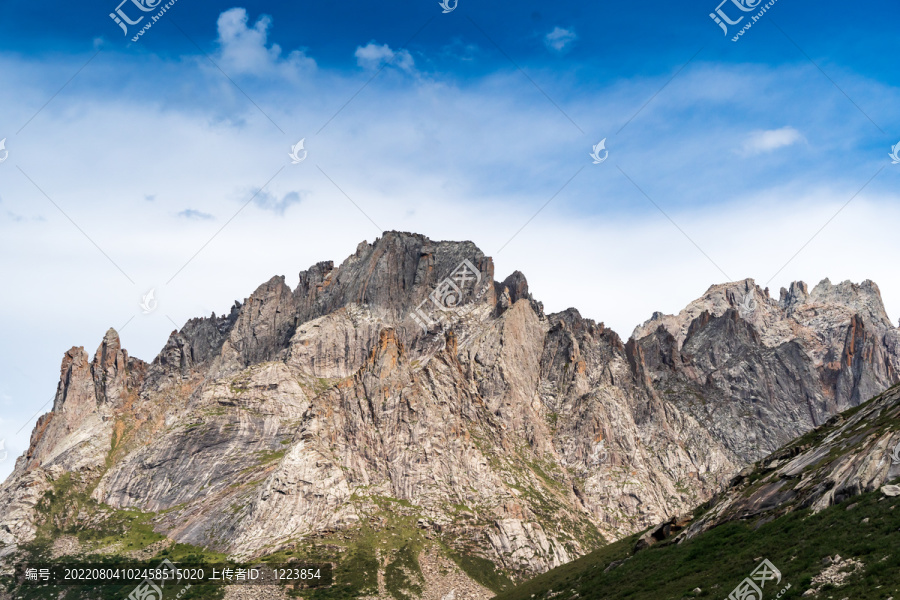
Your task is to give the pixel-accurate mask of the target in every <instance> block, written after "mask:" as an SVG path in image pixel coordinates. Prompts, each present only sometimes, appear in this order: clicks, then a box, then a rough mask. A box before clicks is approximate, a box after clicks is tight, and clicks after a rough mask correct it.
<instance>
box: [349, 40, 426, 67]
mask: <svg viewBox="0 0 900 600" xmlns="http://www.w3.org/2000/svg"><path fill="white" fill-rule="evenodd" d="M355 56H356V64H358V65H359V66H360V67H362V68H364V69H370V70H375V69H379V68H381V66H382V65H384V64H390V65H391V66H394V67H397V68H398V69H402V70H404V71H407V72H411V71H412V70H413V69H414V68H415V61H414V60H413V57H412V54H410V53H409V51H408V50H400V51H397V52H395V51H394V50H391V47H390V46H388V45H387V44H382V45H380V46H379V45H378V44H376V43H375V42H369V43H368V44H366V45H365V46H359V47H358V48H357V49H356V52H355Z"/></svg>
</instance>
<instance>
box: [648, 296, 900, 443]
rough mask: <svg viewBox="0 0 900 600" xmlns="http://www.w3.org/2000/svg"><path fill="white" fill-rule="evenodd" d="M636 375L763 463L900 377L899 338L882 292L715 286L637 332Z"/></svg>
mask: <svg viewBox="0 0 900 600" xmlns="http://www.w3.org/2000/svg"><path fill="white" fill-rule="evenodd" d="M632 340H633V348H634V351H635V356H636V357H638V360H637V361H636V366H637V370H638V372H639V373H641V374H642V376H643V377H644V378H645V379H646V380H647V381H648V382H649V384H650V385H651V386H652V387H653V388H654V389H655V390H657V392H658V393H662V394H664V395H666V396H667V397H668V398H670V399H671V400H672V401H673V402H674V403H675V404H676V405H677V406H679V407H680V408H681V409H683V410H685V411H687V412H688V413H690V414H691V415H693V416H694V417H695V418H696V419H697V420H698V421H700V422H701V423H703V425H704V427H705V428H706V429H708V430H710V431H712V432H713V433H714V434H715V435H716V437H717V438H718V439H720V440H722V441H723V442H724V443H725V445H726V447H727V448H728V449H729V450H731V451H732V452H734V453H736V454H738V455H739V456H740V457H741V458H742V459H743V460H745V461H750V460H755V459H757V458H760V457H762V456H765V455H767V454H769V453H770V452H772V451H774V450H775V449H777V448H779V447H781V446H782V445H784V444H785V443H787V442H788V441H790V440H791V439H793V438H795V437H797V436H798V435H800V434H802V433H804V432H806V431H808V430H810V429H812V428H814V427H817V426H819V425H821V424H822V423H824V422H825V421H826V420H827V419H828V418H829V417H831V416H832V415H834V414H836V413H838V412H841V411H843V410H846V409H847V408H850V407H852V406H857V405H859V404H860V403H861V402H863V401H865V400H868V399H869V398H871V397H873V396H875V395H876V394H878V393H880V392H882V391H883V390H885V389H886V388H888V387H889V386H891V385H892V384H894V383H896V382H897V380H898V373H900V332H898V330H897V328H895V327H893V326H892V325H891V322H890V320H889V319H888V317H887V314H886V313H885V310H884V306H883V304H882V301H881V294H880V292H879V291H878V287H877V286H876V285H875V284H874V283H872V282H871V281H865V282H863V283H862V284H860V285H856V284H852V283H850V282H844V283H841V284H839V285H832V284H831V282H830V281H828V280H827V279H826V280H824V281H822V282H821V283H819V285H817V286H816V287H815V288H813V290H812V292H809V291H808V289H807V286H806V284H804V283H802V282H797V283H794V284H792V285H791V288H790V289H789V290H788V289H782V290H781V295H780V298H779V299H778V300H775V299H774V298H771V297H770V296H769V294H768V290H762V289H760V288H759V286H757V285H755V283H754V282H753V280H751V279H748V280H745V281H741V282H736V283H730V284H725V285H716V286H713V287H711V288H710V289H709V290H708V291H707V292H706V294H705V295H704V296H703V297H702V298H700V299H698V300H696V301H694V302H692V303H691V304H690V305H688V307H687V308H685V309H684V310H683V311H681V313H679V314H678V315H660V314H656V315H654V316H653V318H651V319H650V320H648V321H647V322H646V323H644V324H643V325H641V326H639V327H637V328H636V329H635V332H634V334H633V336H632Z"/></svg>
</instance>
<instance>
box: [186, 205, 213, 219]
mask: <svg viewBox="0 0 900 600" xmlns="http://www.w3.org/2000/svg"><path fill="white" fill-rule="evenodd" d="M178 216H179V217H181V218H182V219H192V220H196V221H209V220H211V219H214V218H215V217H213V216H212V215H211V214H209V213H205V212H203V211H199V210H194V209H193V208H187V209H185V210H183V211H181V212H180V213H178Z"/></svg>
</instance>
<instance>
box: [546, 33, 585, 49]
mask: <svg viewBox="0 0 900 600" xmlns="http://www.w3.org/2000/svg"><path fill="white" fill-rule="evenodd" d="M577 39H578V36H577V35H576V34H575V31H574V30H573V29H564V28H562V27H554V28H553V31H551V32H550V33H548V34H547V35H546V36H544V43H545V44H546V45H547V47H548V48H550V49H551V50H553V51H555V52H565V51H566V50H568V49H569V47H570V46H571V45H572V43H574V42H575V40H577Z"/></svg>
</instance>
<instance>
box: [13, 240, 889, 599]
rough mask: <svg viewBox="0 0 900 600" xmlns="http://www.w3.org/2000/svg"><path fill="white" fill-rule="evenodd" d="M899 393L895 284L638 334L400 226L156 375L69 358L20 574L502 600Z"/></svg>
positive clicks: (24, 520) (711, 306)
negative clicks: (201, 563)
mask: <svg viewBox="0 0 900 600" xmlns="http://www.w3.org/2000/svg"><path fill="white" fill-rule="evenodd" d="M898 373H900V332H898V330H897V329H896V328H895V327H893V326H892V324H891V322H890V320H889V319H888V317H887V315H886V314H885V310H884V307H883V304H882V301H881V297H880V293H879V291H878V288H877V286H876V285H875V284H874V283H872V282H870V281H866V282H863V283H862V284H859V285H856V284H852V283H849V282H845V283H841V284H838V285H833V284H832V283H830V282H829V281H828V280H825V281H823V282H821V283H819V284H818V285H817V286H815V287H814V288H813V289H812V291H810V290H809V289H808V286H807V285H806V284H804V283H802V282H797V283H794V284H792V285H791V286H790V289H782V290H781V293H780V296H779V298H778V299H775V298H773V297H771V296H770V294H769V290H767V289H766V290H763V289H760V288H759V287H758V286H757V285H756V284H755V283H754V282H753V280H749V279H748V280H745V281H739V282H732V283H727V284H722V285H715V286H713V287H711V288H710V289H709V290H708V291H707V292H706V293H705V294H704V295H703V296H702V297H701V298H699V299H698V300H695V301H694V302H692V303H691V304H689V305H688V306H687V307H686V308H685V309H684V310H683V311H682V312H681V313H679V314H678V315H662V314H659V313H657V314H654V315H653V317H652V318H651V319H649V320H648V321H647V322H645V323H644V324H642V325H640V326H639V327H637V328H636V329H635V331H634V333H633V335H632V336H631V338H630V339H629V340H627V341H625V342H623V340H622V339H621V338H620V337H619V336H618V335H617V334H616V333H615V332H613V331H611V330H609V329H607V328H606V327H604V325H603V323H597V322H595V321H592V320H590V319H586V318H583V317H582V316H581V315H580V314H579V313H578V311H577V310H575V309H568V310H566V311H563V312H560V313H554V314H546V313H545V312H544V309H543V306H542V304H541V303H540V302H539V301H537V300H536V299H535V298H533V297H532V295H531V293H530V292H529V289H528V283H527V281H526V278H525V276H524V275H523V274H522V273H519V272H515V273H513V274H512V275H510V276H509V277H507V278H506V279H504V280H503V281H502V282H500V281H497V280H495V274H494V266H493V262H492V260H491V258H490V257H487V256H485V255H484V254H483V253H482V252H481V251H480V250H479V249H478V248H477V247H476V246H475V245H474V244H472V243H470V242H435V241H431V240H429V239H427V238H425V237H424V236H421V235H415V234H410V233H400V232H387V233H385V234H384V235H383V237H381V238H379V239H378V240H376V241H375V242H374V243H372V244H369V243H366V242H363V243H361V244H360V245H359V246H358V247H357V249H356V252H355V253H354V254H352V255H351V256H350V257H348V258H347V259H346V260H344V262H343V263H341V264H340V265H339V266H335V265H334V263H332V262H321V263H318V264H316V265H314V266H312V267H310V268H309V269H308V270H306V271H302V272H301V273H300V277H299V283H298V285H297V287H296V289H293V290H292V289H291V288H290V287H289V286H288V285H286V284H285V281H284V277H273V278H272V279H271V280H269V281H268V282H266V283H264V284H263V285H261V286H260V287H259V288H258V289H257V290H256V291H255V292H253V293H252V294H251V295H250V297H249V298H246V299H245V300H244V301H243V302H236V303H235V305H234V307H233V308H232V309H231V312H230V313H229V314H228V315H224V316H216V315H215V314H213V315H212V316H210V317H206V318H198V319H192V320H191V321H189V322H188V323H186V324H185V325H184V327H183V328H181V330H179V331H174V332H172V334H171V335H170V337H169V339H168V341H167V343H166V345H165V347H164V348H163V349H162V351H161V352H160V353H159V355H158V356H157V357H156V358H155V359H154V360H153V361H152V363H145V362H143V361H141V360H139V359H136V358H133V357H130V356H129V355H128V353H127V352H126V351H125V350H124V349H123V348H122V347H121V344H120V341H119V337H118V335H117V333H116V332H115V331H113V330H110V331H108V332H107V333H106V335H105V336H104V337H103V341H102V343H101V344H100V347H99V348H98V349H97V351H96V353H95V355H94V357H93V359H91V358H90V356H89V355H88V354H87V352H85V350H84V349H83V348H72V349H71V350H69V351H68V352H66V353H65V355H64V357H63V361H62V366H61V369H60V381H59V385H58V387H57V392H56V397H55V400H54V404H53V410H52V411H51V412H49V413H47V414H45V415H43V416H42V417H41V418H40V419H39V420H38V422H37V424H36V425H35V428H34V431H33V433H32V436H31V444H30V447H29V449H28V451H27V452H26V453H25V454H24V455H23V456H21V457H19V458H18V460H17V462H16V466H15V470H14V472H13V473H12V474H11V475H10V477H9V478H8V479H7V480H6V482H5V483H3V484H2V486H0V556H3V557H5V559H6V560H7V561H13V560H15V558H16V557H18V556H22V555H26V554H28V553H31V554H41V553H45V554H48V555H50V556H52V557H59V556H64V555H82V556H84V555H90V554H91V553H95V554H96V553H99V554H116V553H118V554H125V553H135V552H137V553H141V552H143V553H144V554H143V556H148V557H151V556H153V555H154V553H155V552H157V551H158V550H161V549H162V548H166V547H171V548H176V547H190V548H194V549H196V551H197V552H208V553H218V555H228V556H231V557H235V558H251V557H252V558H257V557H263V556H272V555H278V556H288V555H290V556H295V557H307V558H318V559H328V560H329V561H331V562H333V563H334V564H335V565H337V567H336V569H337V570H336V571H335V574H336V575H335V576H336V581H338V582H340V581H341V577H345V578H347V581H348V582H352V585H351V583H347V584H346V585H348V586H351V587H350V588H348V589H349V590H351V591H352V593H351V594H350V595H356V596H379V597H385V598H387V597H394V598H397V599H399V600H403V599H405V598H410V597H414V596H422V597H428V598H436V599H437V598H441V597H444V596H445V595H446V594H449V593H453V594H454V597H458V598H460V600H462V599H463V598H485V597H489V596H490V595H492V592H496V591H499V590H501V589H504V588H505V587H506V586H508V585H510V584H511V583H512V582H516V581H520V580H522V579H524V578H526V577H529V576H532V575H535V574H538V573H541V572H544V571H546V570H548V569H551V568H553V567H557V566H559V565H562V564H564V563H567V562H569V561H571V560H573V559H575V558H576V557H579V556H581V555H584V554H586V553H587V552H589V551H591V550H594V549H596V548H598V547H600V546H602V545H603V544H604V543H605V542H607V541H611V540H615V539H619V538H622V537H623V536H626V535H630V534H632V533H634V532H636V531H639V530H642V529H644V528H646V527H648V526H650V525H653V524H655V523H659V522H663V521H666V520H667V519H671V518H673V517H677V516H678V515H681V514H684V513H686V512H689V511H691V510H692V509H694V508H695V507H696V506H698V505H699V504H701V503H703V502H705V501H707V500H709V499H710V498H711V497H712V496H713V494H715V493H716V492H717V491H718V490H720V489H721V488H722V486H724V485H726V484H727V483H729V482H731V481H732V480H733V478H734V476H735V474H736V473H738V472H739V471H740V470H741V469H742V468H744V467H745V466H746V465H748V464H749V463H751V462H753V461H755V460H757V459H759V458H761V457H762V456H765V455H767V454H769V453H770V452H771V451H773V450H775V449H777V448H779V447H781V446H783V445H784V444H786V443H787V442H789V441H790V440H791V439H793V438H794V437H796V436H798V435H801V434H803V433H805V432H807V431H810V430H812V429H814V428H816V427H818V426H820V425H822V424H823V423H825V422H826V421H827V420H828V419H829V418H831V417H832V416H833V415H835V414H837V413H839V412H841V411H843V410H845V409H847V408H850V407H853V406H857V405H859V404H860V403H862V402H863V401H865V400H867V399H868V398H870V397H871V396H874V395H876V394H877V393H880V392H882V391H883V390H885V389H887V388H888V387H890V386H891V385H892V384H894V383H896V382H897V381H898ZM829 498H830V497H828V496H820V497H819V499H818V500H817V501H818V502H827V501H830V500H829ZM112 524H114V525H115V526H114V527H113V525H112ZM104 528H106V529H104ZM98 530H102V531H106V530H109V531H112V532H113V534H111V535H110V536H108V537H105V538H104V537H103V536H99V534H97V535H94V534H90V535H88V533H86V532H91V531H98ZM135 531H140V532H142V533H141V535H136V534H135V533H134V532H135ZM179 545H180V546H179ZM41 555H43V554H41ZM342 565H343V566H342ZM341 569H344V570H343V571H342V570H341ZM342 585H343V584H342Z"/></svg>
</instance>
